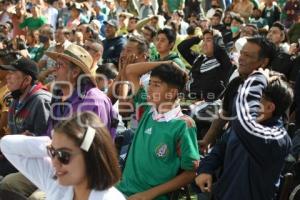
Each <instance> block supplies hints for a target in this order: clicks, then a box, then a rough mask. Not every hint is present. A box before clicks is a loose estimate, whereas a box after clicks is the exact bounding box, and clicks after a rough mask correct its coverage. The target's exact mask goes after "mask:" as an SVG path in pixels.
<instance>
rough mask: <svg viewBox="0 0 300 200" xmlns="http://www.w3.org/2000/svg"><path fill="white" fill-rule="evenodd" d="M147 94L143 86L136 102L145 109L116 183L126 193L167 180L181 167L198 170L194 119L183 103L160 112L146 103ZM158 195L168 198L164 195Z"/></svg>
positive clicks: (148, 187)
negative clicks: (120, 176) (184, 113)
mask: <svg viewBox="0 0 300 200" xmlns="http://www.w3.org/2000/svg"><path fill="white" fill-rule="evenodd" d="M145 98H146V92H145V90H144V89H143V88H141V89H140V90H139V92H138V93H137V95H136V96H135V99H134V102H135V105H136V106H137V107H136V108H137V109H138V108H141V109H142V110H143V115H142V117H141V119H140V121H139V126H138V128H137V130H136V133H135V136H134V139H133V142H132V144H131V147H130V150H129V153H128V157H127V160H126V166H125V169H124V171H123V176H122V180H121V182H120V183H119V184H118V185H117V188H118V189H119V190H120V191H121V192H123V193H124V194H125V195H127V196H131V195H133V194H135V193H139V192H143V191H146V190H149V189H150V188H153V187H155V186H158V185H161V184H163V183H166V182H168V181H170V180H171V179H173V178H174V177H175V176H176V175H177V174H178V173H179V171H180V170H181V169H182V170H189V171H193V170H196V168H197V166H198V161H199V151H198V145H197V137H196V127H195V123H194V121H193V120H192V119H191V118H190V117H188V116H186V115H183V114H182V112H181V109H180V107H176V108H174V109H172V110H171V111H169V112H167V113H165V114H158V113H157V112H156V110H155V109H154V108H153V107H152V106H149V105H145V104H144V103H145ZM141 103H143V104H142V105H141ZM139 105H140V106H139ZM158 199H159V200H162V199H168V198H167V195H164V196H160V197H157V198H156V200H158Z"/></svg>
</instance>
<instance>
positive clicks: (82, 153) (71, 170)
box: [0, 112, 125, 200]
mask: <svg viewBox="0 0 300 200" xmlns="http://www.w3.org/2000/svg"><path fill="white" fill-rule="evenodd" d="M0 146H1V151H2V152H3V154H4V155H5V156H6V157H7V159H8V160H9V161H10V162H11V163H12V164H13V165H14V166H15V167H16V168H17V169H18V170H19V171H20V172H22V173H23V174H24V175H25V176H26V177H27V178H29V179H30V180H31V181H32V182H33V183H35V184H36V185H37V186H38V187H39V188H40V189H41V190H43V191H44V192H45V193H46V196H47V199H60V200H78V199H80V200H96V199H97V200H110V199H114V200H125V198H124V197H123V195H122V194H121V193H120V192H119V191H118V190H116V189H115V188H114V187H113V185H114V184H116V183H117V182H118V181H119V178H120V174H121V173H120V169H119V164H118V159H117V154H116V151H115V149H114V146H113V142H112V138H111V136H110V134H109V133H108V131H107V129H106V128H105V125H104V124H103V123H102V122H101V121H100V120H99V118H98V116H97V115H95V114H94V113H92V112H83V113H81V114H79V115H76V116H74V117H72V118H71V119H69V120H66V121H64V122H62V123H60V124H58V125H57V126H56V127H55V128H54V130H53V135H52V140H50V138H49V137H29V136H24V135H10V136H5V137H4V138H3V139H2V140H1V143H0ZM47 152H48V156H47Z"/></svg>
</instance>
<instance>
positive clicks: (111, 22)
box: [103, 19, 119, 29]
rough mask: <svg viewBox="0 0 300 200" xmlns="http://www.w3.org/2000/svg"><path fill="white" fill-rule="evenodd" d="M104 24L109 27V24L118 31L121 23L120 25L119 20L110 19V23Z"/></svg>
mask: <svg viewBox="0 0 300 200" xmlns="http://www.w3.org/2000/svg"><path fill="white" fill-rule="evenodd" d="M103 23H104V25H107V24H109V25H111V26H113V27H115V28H116V29H118V28H119V23H118V21H117V20H115V19H110V20H108V21H105V22H103Z"/></svg>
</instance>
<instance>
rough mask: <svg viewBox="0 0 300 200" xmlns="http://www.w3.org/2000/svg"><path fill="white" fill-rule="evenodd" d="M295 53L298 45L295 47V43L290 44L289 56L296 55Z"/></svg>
mask: <svg viewBox="0 0 300 200" xmlns="http://www.w3.org/2000/svg"><path fill="white" fill-rule="evenodd" d="M297 52H298V45H297V43H292V44H291V45H290V48H289V54H290V55H296V54H297Z"/></svg>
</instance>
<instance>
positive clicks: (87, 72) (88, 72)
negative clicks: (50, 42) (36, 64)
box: [45, 51, 97, 86]
mask: <svg viewBox="0 0 300 200" xmlns="http://www.w3.org/2000/svg"><path fill="white" fill-rule="evenodd" d="M45 54H46V55H47V56H49V57H50V58H52V59H53V60H55V61H56V60H57V59H58V58H62V59H66V60H68V61H70V62H72V63H74V64H75V65H76V66H78V67H79V68H80V69H81V70H82V71H83V72H84V74H85V75H87V76H88V77H89V78H90V80H91V81H92V83H93V84H94V85H95V86H97V83H96V79H95V77H94V76H93V74H92V72H91V70H90V69H89V68H88V67H87V66H86V65H85V64H84V63H82V62H80V61H79V60H77V59H76V58H73V57H72V56H69V55H67V54H65V53H57V52H51V51H46V52H45Z"/></svg>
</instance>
